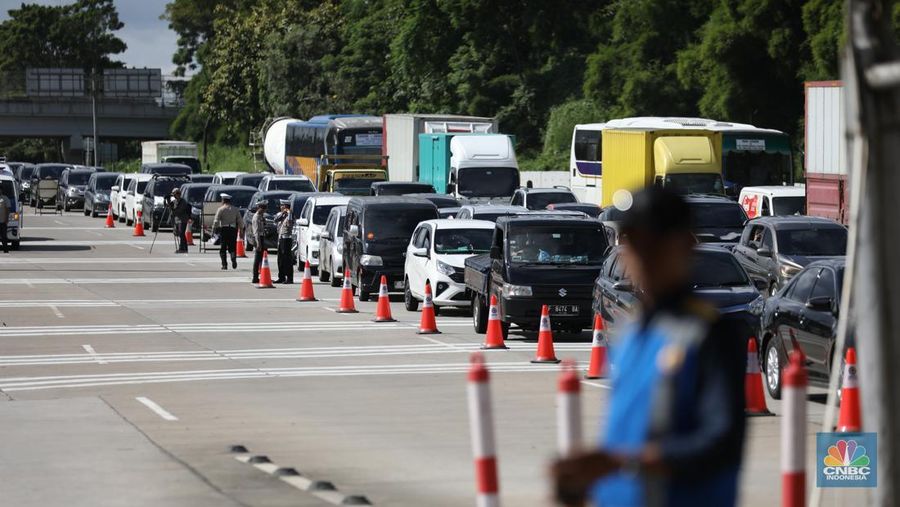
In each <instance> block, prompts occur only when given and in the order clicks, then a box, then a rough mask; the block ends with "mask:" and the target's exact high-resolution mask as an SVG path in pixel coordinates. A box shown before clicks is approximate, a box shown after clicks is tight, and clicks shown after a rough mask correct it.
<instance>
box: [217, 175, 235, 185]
mask: <svg viewBox="0 0 900 507" xmlns="http://www.w3.org/2000/svg"><path fill="white" fill-rule="evenodd" d="M219 179H220V180H222V185H233V184H234V177H233V176H222V177H221V178H219Z"/></svg>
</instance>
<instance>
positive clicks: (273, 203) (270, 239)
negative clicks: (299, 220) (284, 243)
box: [235, 178, 298, 250]
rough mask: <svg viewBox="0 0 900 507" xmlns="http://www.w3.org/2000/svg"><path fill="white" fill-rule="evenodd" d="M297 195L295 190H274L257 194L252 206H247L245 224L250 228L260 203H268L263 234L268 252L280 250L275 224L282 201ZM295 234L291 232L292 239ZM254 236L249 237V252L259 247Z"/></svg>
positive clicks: (251, 202)
mask: <svg viewBox="0 0 900 507" xmlns="http://www.w3.org/2000/svg"><path fill="white" fill-rule="evenodd" d="M235 181H237V178H235ZM297 193H298V192H294V191H293V190H272V191H269V192H257V193H255V194H253V197H251V198H250V205H249V206H247V211H245V212H244V223H245V224H247V225H248V226H249V225H250V224H251V223H252V222H251V220H252V219H253V214H254V213H256V208H257V205H258V204H259V202H260V201H264V202H265V203H266V231H265V233H264V234H263V242H264V243H265V245H263V247H264V248H265V249H266V250H274V249H276V248H278V225H277V224H276V223H275V215H276V214H278V212H279V211H281V200H282V199H291V198H292V197H293V196H294V194H297ZM293 232H294V231H291V236H292V237H293V235H294V234H293ZM254 236H255V234H254V235H249V236H247V241H246V247H247V250H253V249H254V248H257V247H258V245H257V244H256V239H255V238H254Z"/></svg>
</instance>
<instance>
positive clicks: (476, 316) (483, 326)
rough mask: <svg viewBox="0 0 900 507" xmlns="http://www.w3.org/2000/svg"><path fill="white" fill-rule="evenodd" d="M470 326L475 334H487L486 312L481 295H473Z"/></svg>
mask: <svg viewBox="0 0 900 507" xmlns="http://www.w3.org/2000/svg"><path fill="white" fill-rule="evenodd" d="M472 324H474V326H475V332H476V333H478V334H485V333H487V324H488V310H487V308H485V307H484V302H483V301H482V297H481V294H475V296H474V297H473V298H472Z"/></svg>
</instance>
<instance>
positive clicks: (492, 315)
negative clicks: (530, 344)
mask: <svg viewBox="0 0 900 507" xmlns="http://www.w3.org/2000/svg"><path fill="white" fill-rule="evenodd" d="M481 348H482V349H485V350H493V349H508V348H509V347H507V346H506V343H504V342H503V328H502V324H500V310H499V309H498V306H497V296H495V295H493V294H491V306H490V308H489V309H488V323H487V334H485V335H484V344H482V345H481Z"/></svg>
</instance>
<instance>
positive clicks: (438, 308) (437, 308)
mask: <svg viewBox="0 0 900 507" xmlns="http://www.w3.org/2000/svg"><path fill="white" fill-rule="evenodd" d="M432 308H434V316H435V317H437V316H438V315H440V314H441V307H440V306H438V305H433V306H432Z"/></svg>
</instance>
